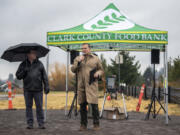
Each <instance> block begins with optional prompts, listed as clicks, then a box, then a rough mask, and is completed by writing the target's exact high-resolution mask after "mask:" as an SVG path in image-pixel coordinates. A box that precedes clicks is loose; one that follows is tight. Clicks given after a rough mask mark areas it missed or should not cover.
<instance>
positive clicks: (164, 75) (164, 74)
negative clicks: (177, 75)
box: [163, 50, 166, 108]
mask: <svg viewBox="0 0 180 135" xmlns="http://www.w3.org/2000/svg"><path fill="white" fill-rule="evenodd" d="M165 53H166V52H165V50H164V53H163V55H164V63H163V64H164V73H163V87H164V108H166V86H165V82H166V81H165V80H166V54H165Z"/></svg>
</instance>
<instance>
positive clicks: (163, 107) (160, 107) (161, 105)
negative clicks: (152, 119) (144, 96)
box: [156, 97, 171, 120]
mask: <svg viewBox="0 0 180 135" xmlns="http://www.w3.org/2000/svg"><path fill="white" fill-rule="evenodd" d="M156 100H157V101H158V103H159V105H160V106H161V107H160V108H159V111H160V110H161V108H162V109H163V111H164V113H166V110H165V109H164V107H163V105H162V104H161V102H160V101H159V99H158V98H157V97H156ZM159 111H158V113H159ZM158 113H157V114H158ZM168 119H169V120H171V118H170V117H169V116H168Z"/></svg>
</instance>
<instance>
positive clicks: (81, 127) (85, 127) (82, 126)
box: [79, 125, 87, 131]
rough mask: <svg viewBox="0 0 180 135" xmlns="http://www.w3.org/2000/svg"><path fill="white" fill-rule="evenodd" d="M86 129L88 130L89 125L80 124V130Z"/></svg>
mask: <svg viewBox="0 0 180 135" xmlns="http://www.w3.org/2000/svg"><path fill="white" fill-rule="evenodd" d="M86 130H87V126H85V125H81V126H80V129H79V131H86Z"/></svg>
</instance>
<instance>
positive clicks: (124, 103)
mask: <svg viewBox="0 0 180 135" xmlns="http://www.w3.org/2000/svg"><path fill="white" fill-rule="evenodd" d="M122 98H123V106H124V113H125V116H126V119H128V114H127V110H126V102H125V98H124V94H123V92H122Z"/></svg>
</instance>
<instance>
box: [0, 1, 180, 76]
mask: <svg viewBox="0 0 180 135" xmlns="http://www.w3.org/2000/svg"><path fill="white" fill-rule="evenodd" d="M111 2H113V3H114V4H115V5H116V6H117V7H118V8H119V9H120V10H121V11H123V12H124V13H125V14H126V15H127V16H128V17H129V18H131V20H133V21H134V22H136V23H137V24H140V25H143V26H145V27H148V28H153V29H159V30H167V31H168V37H169V39H168V40H169V45H168V46H169V47H168V53H169V57H172V58H175V57H177V56H179V55H180V45H179V43H180V36H179V34H178V32H179V31H180V26H179V25H180V18H179V17H180V16H179V13H180V9H179V7H180V1H179V0H149V1H147V0H0V55H2V53H3V51H4V50H5V49H7V48H8V47H9V46H12V45H16V44H18V43H22V42H37V43H40V44H42V45H44V46H46V33H47V32H48V31H55V30H62V29H66V28H70V27H73V26H76V25H79V24H81V23H84V22H85V21H87V20H88V19H90V18H92V17H93V16H95V15H96V14H97V13H99V12H100V11H101V10H103V9H104V8H105V7H106V6H107V5H108V4H109V3H111ZM50 49H51V52H50V64H53V63H54V62H59V63H62V64H65V63H66V53H65V52H64V51H62V50H60V49H58V48H55V47H50ZM98 54H100V53H98ZM103 54H104V55H105V57H106V58H107V59H108V61H109V59H110V58H114V56H115V55H116V54H117V52H108V53H103ZM130 54H131V55H136V60H139V61H140V63H141V65H142V66H141V72H143V71H144V69H145V68H146V67H147V66H149V65H150V53H144V52H141V53H140V52H131V53H130ZM41 60H42V61H43V62H44V63H45V60H46V58H42V59H41ZM18 65H19V63H9V62H7V61H5V60H2V59H0V78H1V79H6V78H8V75H9V73H15V71H16V69H17V67H18ZM161 66H162V57H161V63H160V64H159V67H158V68H160V67H161Z"/></svg>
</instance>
